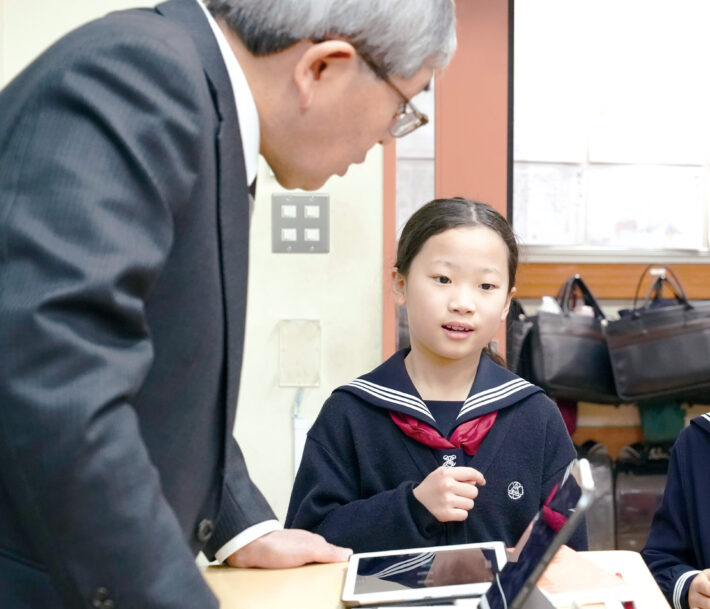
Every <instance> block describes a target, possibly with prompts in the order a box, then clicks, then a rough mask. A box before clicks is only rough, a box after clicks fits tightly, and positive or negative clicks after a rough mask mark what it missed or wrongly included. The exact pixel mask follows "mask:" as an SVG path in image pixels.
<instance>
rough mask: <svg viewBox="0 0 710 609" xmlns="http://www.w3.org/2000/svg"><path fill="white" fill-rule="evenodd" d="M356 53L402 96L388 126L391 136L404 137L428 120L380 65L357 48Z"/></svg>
mask: <svg viewBox="0 0 710 609" xmlns="http://www.w3.org/2000/svg"><path fill="white" fill-rule="evenodd" d="M358 55H360V57H361V58H362V60H363V61H364V62H365V63H366V64H367V66H368V67H369V68H370V69H371V70H372V71H373V72H374V73H375V75H376V76H377V77H378V78H380V79H382V80H384V81H385V82H386V83H387V84H388V85H389V87H390V88H391V89H392V90H393V91H394V92H395V93H397V95H399V96H400V97H401V98H402V103H401V104H400V105H399V108H398V109H397V113H396V114H395V115H394V123H392V125H391V126H390V128H389V132H390V135H391V136H392V137H404V136H405V135H409V134H410V133H411V132H412V131H414V130H415V129H419V127H421V126H422V125H426V124H427V123H428V122H429V117H428V116H427V115H426V114H424V113H423V112H420V111H419V110H417V108H416V106H415V105H414V104H413V103H412V100H411V99H409V98H408V97H407V96H406V95H405V94H404V93H402V91H400V89H399V87H398V86H397V85H395V84H394V83H393V82H392V81H391V80H390V78H389V76H387V74H386V73H385V71H384V70H383V69H382V68H381V67H380V66H378V65H377V64H376V63H375V62H374V61H373V60H372V59H371V58H370V57H368V56H367V55H366V54H365V53H363V52H362V51H360V50H358Z"/></svg>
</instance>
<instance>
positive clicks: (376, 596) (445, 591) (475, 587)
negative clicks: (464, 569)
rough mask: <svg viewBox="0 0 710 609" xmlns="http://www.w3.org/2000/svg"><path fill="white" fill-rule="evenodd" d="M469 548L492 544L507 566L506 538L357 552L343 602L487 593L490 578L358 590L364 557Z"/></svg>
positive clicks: (353, 603) (370, 602)
mask: <svg viewBox="0 0 710 609" xmlns="http://www.w3.org/2000/svg"><path fill="white" fill-rule="evenodd" d="M468 548H488V549H491V550H495V555H496V559H497V561H498V569H499V570H500V569H502V568H503V566H504V565H505V563H506V561H507V558H506V551H505V544H504V543H503V542H502V541H489V542H483V543H466V544H458V545H451V546H431V547H427V548H406V549H403V550H385V551H382V552H361V553H359V554H353V555H352V556H351V557H350V561H349V563H348V570H347V573H346V574H345V583H344V585H343V597H342V598H343V604H344V605H345V606H346V607H358V606H361V605H374V604H377V603H397V602H403V601H417V600H426V599H432V600H436V599H446V598H450V597H465V596H482V595H483V594H485V593H486V590H488V587H489V586H490V583H489V582H481V583H475V584H457V585H454V586H434V587H430V588H413V589H403V590H388V591H384V592H367V593H361V594H355V578H356V577H357V568H358V563H359V561H360V558H370V557H374V556H396V555H399V554H401V555H405V554H419V553H424V552H447V551H451V550H462V549H468Z"/></svg>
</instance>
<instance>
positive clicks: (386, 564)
mask: <svg viewBox="0 0 710 609" xmlns="http://www.w3.org/2000/svg"><path fill="white" fill-rule="evenodd" d="M505 562H506V552H505V545H504V544H503V542H500V541H495V542H487V543H469V544H460V545H453V546H435V547H429V548H413V549H406V550H388V551H384V552H363V553H360V554H353V555H352V556H351V557H350V562H349V564H348V571H347V574H346V576H345V585H344V587H343V604H344V605H345V606H346V607H357V606H363V605H364V606H366V605H376V604H386V603H401V602H407V601H425V600H432V601H437V600H439V601H442V600H446V599H452V598H467V597H480V596H481V595H483V594H485V592H486V590H488V587H489V586H490V585H491V582H492V581H494V580H495V577H496V575H497V574H498V573H499V572H500V570H501V569H502V568H503V566H504V565H505Z"/></svg>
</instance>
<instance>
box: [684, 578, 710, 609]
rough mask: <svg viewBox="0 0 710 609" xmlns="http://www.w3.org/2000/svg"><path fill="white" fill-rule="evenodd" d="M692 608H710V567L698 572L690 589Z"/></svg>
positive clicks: (689, 595)
mask: <svg viewBox="0 0 710 609" xmlns="http://www.w3.org/2000/svg"><path fill="white" fill-rule="evenodd" d="M688 605H689V606H690V609H710V569H705V571H703V572H702V573H698V574H697V575H696V576H695V577H694V578H693V581H692V582H691V583H690V589H689V590H688Z"/></svg>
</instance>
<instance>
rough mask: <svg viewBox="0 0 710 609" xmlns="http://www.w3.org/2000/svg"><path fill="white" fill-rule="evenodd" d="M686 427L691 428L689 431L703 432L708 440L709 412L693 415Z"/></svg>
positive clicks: (709, 431)
mask: <svg viewBox="0 0 710 609" xmlns="http://www.w3.org/2000/svg"><path fill="white" fill-rule="evenodd" d="M688 427H689V429H691V430H692V432H689V433H701V434H705V435H706V436H707V437H708V439H709V440H710V412H706V413H705V414H701V415H700V416H697V417H693V418H692V419H691V420H690V425H689V426H688Z"/></svg>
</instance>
